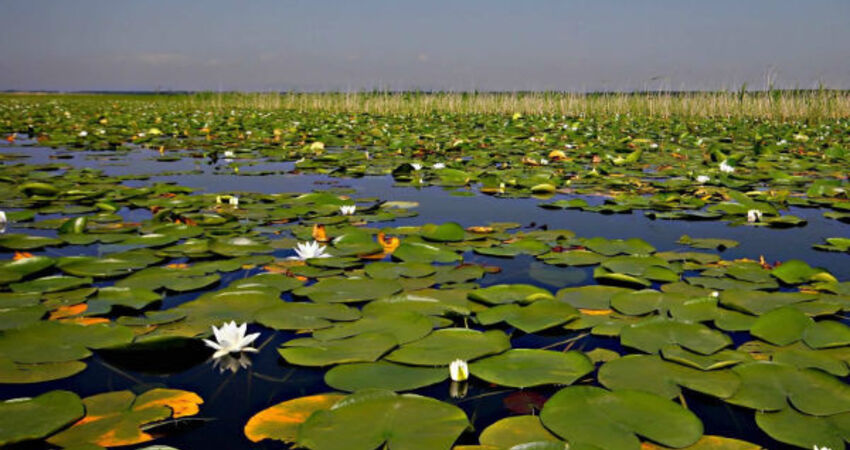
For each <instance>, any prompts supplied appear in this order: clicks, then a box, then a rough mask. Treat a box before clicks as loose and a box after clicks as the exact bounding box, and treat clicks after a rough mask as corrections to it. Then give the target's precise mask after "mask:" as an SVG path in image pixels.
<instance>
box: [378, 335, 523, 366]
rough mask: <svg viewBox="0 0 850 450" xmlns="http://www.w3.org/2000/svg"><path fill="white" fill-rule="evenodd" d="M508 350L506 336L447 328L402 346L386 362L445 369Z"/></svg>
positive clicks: (508, 344)
mask: <svg viewBox="0 0 850 450" xmlns="http://www.w3.org/2000/svg"><path fill="white" fill-rule="evenodd" d="M510 347H511V344H510V341H509V340H508V337H507V336H506V335H505V333H503V332H501V331H498V330H489V331H485V332H481V331H475V330H468V329H465V328H446V329H442V330H437V331H434V332H433V333H431V334H429V335H428V336H426V337H424V338H422V339H420V340H418V341H415V342H411V343H409V344H405V345H403V346H401V347H400V348H399V349H397V350H395V351H393V352H392V353H390V354H389V355H387V356H386V359H387V360H389V361H393V362H397V363H402V364H412V365H420V366H447V365H449V363H451V362H452V361H454V360H456V359H461V360H464V361H469V360H473V359H476V358H480V357H482V356H486V355H492V354H495V353H501V352H503V351H505V350H507V349H509V348H510Z"/></svg>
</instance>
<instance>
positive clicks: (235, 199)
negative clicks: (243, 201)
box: [227, 195, 239, 206]
mask: <svg viewBox="0 0 850 450" xmlns="http://www.w3.org/2000/svg"><path fill="white" fill-rule="evenodd" d="M227 203H229V204H230V206H239V197H237V196H235V195H231V196H230V198H229V199H228V200H227Z"/></svg>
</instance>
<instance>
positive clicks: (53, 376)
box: [0, 357, 86, 384]
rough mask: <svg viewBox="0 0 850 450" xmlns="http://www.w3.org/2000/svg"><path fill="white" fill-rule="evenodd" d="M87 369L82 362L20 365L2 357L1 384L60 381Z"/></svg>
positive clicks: (0, 367) (0, 360)
mask: <svg viewBox="0 0 850 450" xmlns="http://www.w3.org/2000/svg"><path fill="white" fill-rule="evenodd" d="M85 368H86V363H84V362H81V361H65V362H58V363H40V364H19V363H16V362H14V361H12V360H11V359H8V358H5V357H0V383H9V384H25V383H42V382H45V381H53V380H59V379H62V378H68V377H70V376H73V375H76V374H78V373H80V372H82V371H83V370H85Z"/></svg>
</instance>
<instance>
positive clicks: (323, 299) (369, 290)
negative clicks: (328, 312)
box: [292, 278, 402, 303]
mask: <svg viewBox="0 0 850 450" xmlns="http://www.w3.org/2000/svg"><path fill="white" fill-rule="evenodd" d="M401 290H402V288H401V285H400V284H398V282H396V281H393V280H369V279H346V278H326V279H322V280H319V281H318V282H317V283H316V284H313V285H311V286H305V287H300V288H298V289H295V290H293V291H292V293H293V294H295V295H297V296H300V297H309V298H310V300H312V301H314V302H320V303H353V302H362V301H366V300H374V299H377V298H381V297H388V296H390V295H393V294H395V293H397V292H399V291H401Z"/></svg>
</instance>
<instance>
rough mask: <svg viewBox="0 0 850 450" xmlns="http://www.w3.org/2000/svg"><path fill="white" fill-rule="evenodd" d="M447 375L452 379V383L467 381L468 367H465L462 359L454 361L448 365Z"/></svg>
mask: <svg viewBox="0 0 850 450" xmlns="http://www.w3.org/2000/svg"><path fill="white" fill-rule="evenodd" d="M449 375H450V376H451V378H452V381H466V380H468V379H469V367H468V366H467V365H466V361H464V360H462V359H456V360H454V361H452V363H451V364H449Z"/></svg>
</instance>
